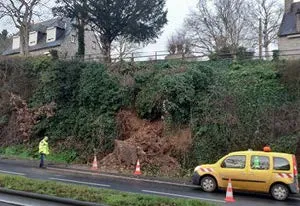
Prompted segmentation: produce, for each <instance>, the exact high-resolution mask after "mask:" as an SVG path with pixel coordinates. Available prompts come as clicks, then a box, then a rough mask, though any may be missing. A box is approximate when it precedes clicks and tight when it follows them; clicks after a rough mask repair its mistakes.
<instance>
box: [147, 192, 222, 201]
mask: <svg viewBox="0 0 300 206" xmlns="http://www.w3.org/2000/svg"><path fill="white" fill-rule="evenodd" d="M142 192H145V193H151V194H157V195H166V196H172V197H183V198H189V199H196V200H205V201H211V202H220V203H225V201H223V200H216V199H208V198H201V197H195V196H188V195H179V194H173V193H165V192H157V191H151V190H142Z"/></svg>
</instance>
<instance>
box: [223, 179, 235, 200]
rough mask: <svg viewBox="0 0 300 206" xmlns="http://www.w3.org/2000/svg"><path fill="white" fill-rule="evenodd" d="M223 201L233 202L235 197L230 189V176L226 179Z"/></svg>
mask: <svg viewBox="0 0 300 206" xmlns="http://www.w3.org/2000/svg"><path fill="white" fill-rule="evenodd" d="M225 201H226V202H235V199H233V191H232V184H231V179H230V178H229V181H228V186H227V191H226V198H225Z"/></svg>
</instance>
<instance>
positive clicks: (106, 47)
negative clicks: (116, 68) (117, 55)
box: [101, 38, 111, 63]
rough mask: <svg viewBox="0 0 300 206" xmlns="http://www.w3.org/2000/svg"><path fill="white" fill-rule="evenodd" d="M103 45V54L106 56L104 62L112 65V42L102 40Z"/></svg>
mask: <svg viewBox="0 0 300 206" xmlns="http://www.w3.org/2000/svg"><path fill="white" fill-rule="evenodd" d="M101 44H102V52H103V55H104V62H105V63H111V41H109V40H107V39H105V38H104V39H102V40H101Z"/></svg>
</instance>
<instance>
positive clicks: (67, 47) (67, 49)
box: [58, 28, 78, 59]
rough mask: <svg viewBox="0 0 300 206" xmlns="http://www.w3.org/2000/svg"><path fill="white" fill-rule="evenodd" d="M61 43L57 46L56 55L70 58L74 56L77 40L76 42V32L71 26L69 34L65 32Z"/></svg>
mask: <svg viewBox="0 0 300 206" xmlns="http://www.w3.org/2000/svg"><path fill="white" fill-rule="evenodd" d="M66 35H67V36H66V37H65V39H64V41H63V43H62V44H61V46H60V47H59V48H58V53H59V54H58V56H59V57H61V58H67V59H69V58H72V57H74V56H76V53H77V50H78V42H77V32H76V30H75V29H74V28H73V29H72V30H71V31H70V33H69V34H66ZM72 36H75V41H74V42H72Z"/></svg>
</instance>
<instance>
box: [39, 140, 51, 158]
mask: <svg viewBox="0 0 300 206" xmlns="http://www.w3.org/2000/svg"><path fill="white" fill-rule="evenodd" d="M39 153H43V154H45V155H48V154H49V146H48V142H47V141H46V140H45V139H43V140H42V141H40V144H39Z"/></svg>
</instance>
